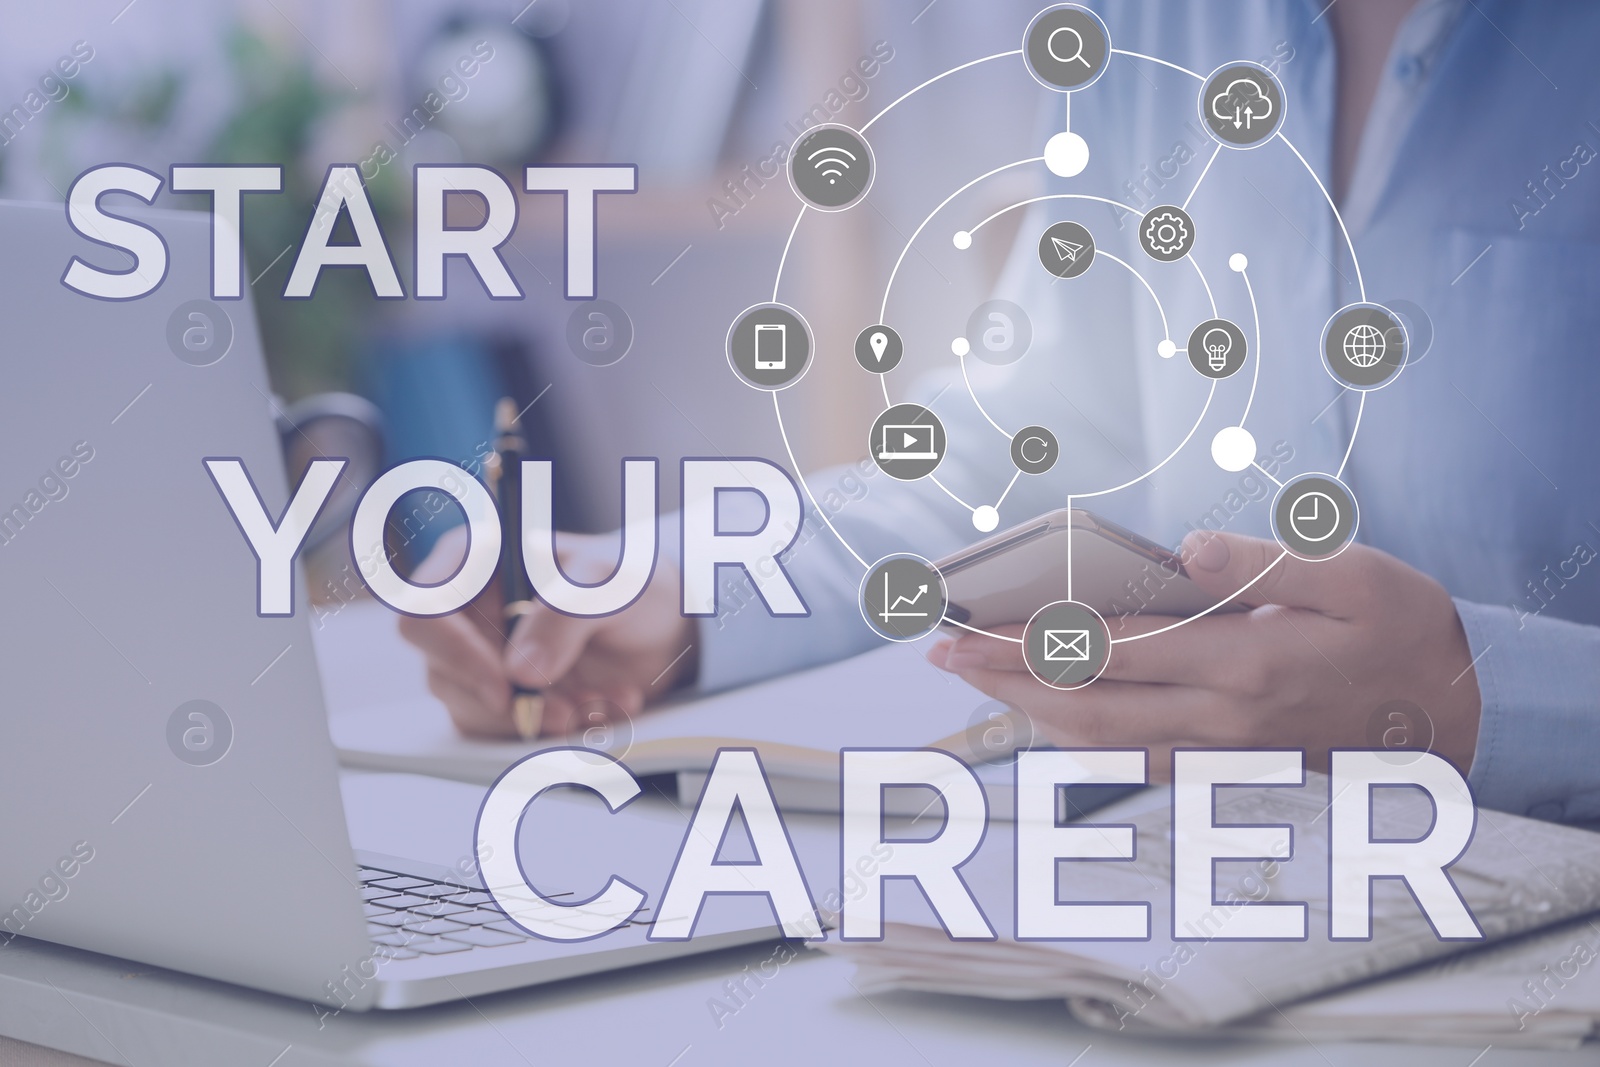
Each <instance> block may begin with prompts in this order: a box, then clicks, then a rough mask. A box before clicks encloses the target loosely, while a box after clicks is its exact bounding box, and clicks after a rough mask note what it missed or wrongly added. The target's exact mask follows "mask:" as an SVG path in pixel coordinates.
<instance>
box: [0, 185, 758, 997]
mask: <svg viewBox="0 0 1600 1067" xmlns="http://www.w3.org/2000/svg"><path fill="white" fill-rule="evenodd" d="M113 210H118V211H119V212H121V211H122V210H123V209H121V208H120V207H118V208H115V209H113ZM127 213H128V214H129V216H130V217H137V218H138V219H139V220H140V221H142V222H145V223H146V224H148V225H151V226H153V227H154V228H156V229H157V230H159V231H160V232H161V234H162V236H163V237H164V239H165V241H166V245H167V247H168V249H169V252H170V265H169V268H168V274H167V277H166V279H165V281H164V282H163V283H162V284H161V286H160V287H159V288H158V289H157V290H156V291H155V292H154V293H151V294H150V295H149V296H146V297H144V298H143V299H139V300H134V301H128V302H122V303H112V302H106V301H100V300H93V299H89V298H86V297H83V296H80V295H78V294H76V293H73V292H71V291H69V290H68V289H66V288H65V287H64V286H62V285H61V284H60V281H59V279H60V278H61V275H62V272H63V271H64V270H65V268H66V265H67V264H68V262H70V260H71V258H72V257H73V256H74V255H79V256H82V257H84V258H85V259H86V260H88V261H90V262H92V263H94V264H96V265H97V266H100V267H101V268H103V269H107V270H112V269H124V268H126V267H127V266H130V265H131V264H129V263H127V262H126V257H124V256H123V254H122V253H121V252H120V251H117V250H115V249H110V248H107V247H99V246H96V245H95V244H94V243H92V242H90V241H88V240H86V239H84V238H82V237H79V236H78V235H76V234H74V233H73V232H72V231H71V230H70V229H69V227H68V226H67V223H66V220H65V218H64V217H63V211H62V209H61V207H60V205H25V204H0V247H4V248H5V249H6V250H7V253H6V255H5V256H4V257H0V314H3V318H4V321H5V323H6V333H7V343H8V356H7V358H6V360H5V363H4V371H3V373H4V375H5V379H4V388H3V389H0V603H4V604H5V605H6V611H7V620H8V622H7V625H6V628H5V635H4V638H3V639H0V676H3V677H4V678H5V679H6V681H5V688H6V697H5V703H4V708H5V710H4V713H3V714H4V722H5V726H4V735H3V740H0V810H3V811H4V812H5V813H6V815H5V818H4V819H0V940H3V939H4V938H8V937H11V936H24V937H32V938H40V939H43V940H46V941H51V942H56V943H59V944H63V945H70V946H75V947H77V948H81V949H88V950H92V951H95V952H100V953H105V954H109V955H112V956H118V957H123V958H126V959H129V960H136V961H139V962H140V963H144V964H152V965H158V966H162V967H167V968H172V969H175V970H180V971H185V972H189V973H192V974H197V975H203V976H206V977H209V978H215V979H220V980H223V981H228V982H233V983H237V984H239V985H242V986H248V987H251V988H254V989H260V990H267V991H271V992H274V993H279V994H284V995H287V996H291V997H296V998H301V999H304V1000H310V1001H316V1002H323V1003H328V1004H331V1005H334V1006H336V1007H338V1008H340V1009H345V1010H365V1009H370V1008H405V1007H415V1006H420V1005H425V1004H432V1003H437V1002H441V1001H447V1000H454V999H459V998H465V997H471V996H477V995H480V994H484V993H490V992H494V991H497V990H503V989H511V988H515V987H520V986H527V985H534V984H538V983H543V982H551V981H555V980H559V979H562V978H567V977H571V976H575V975H580V974H586V973H592V972H597V971H605V970H611V969H615V968H623V967H630V966H633V965H635V964H639V963H644V962H647V961H651V960H659V959H664V958H667V957H672V956H680V955H685V954H690V953H697V952H704V951H708V950H712V949H718V948H724V947H728V946H732V945H738V944H746V943H752V942H757V941H765V940H772V939H775V938H776V937H778V936H780V934H779V931H778V928H777V927H776V924H775V923H774V922H773V921H772V919H771V917H770V913H768V914H767V915H766V916H765V917H764V918H763V917H760V916H757V915H754V914H752V912H751V911H749V910H747V909H742V908H733V909H724V908H712V907H708V908H707V909H706V913H705V914H704V915H703V916H702V917H701V919H702V921H701V922H700V924H699V926H698V927H697V933H696V936H695V937H694V938H693V939H691V940H689V941H685V942H651V941H649V940H647V938H646V934H647V932H648V929H649V926H648V923H649V918H650V915H651V912H650V911H649V905H652V904H653V903H654V900H653V899H652V900H651V901H649V902H647V907H646V909H645V910H644V911H642V912H641V913H640V914H639V915H638V916H635V917H634V919H633V920H632V921H631V922H630V923H629V924H628V925H627V926H625V927H624V928H622V929H619V930H617V931H614V932H613V933H611V934H608V935H606V936H604V937H601V938H598V939H595V940H592V941H586V942H579V943H554V942H549V941H543V940H539V939H536V938H533V937H531V936H529V935H528V934H526V933H525V932H523V931H522V930H521V929H520V928H518V927H516V926H514V925H513V924H511V923H510V922H509V920H507V919H506V918H505V916H504V915H503V914H501V913H500V912H499V911H498V910H496V909H495V908H494V905H493V904H492V903H491V901H490V897H489V894H488V893H487V892H485V890H484V887H483V885H482V883H481V881H480V880H479V879H478V878H477V876H476V870H475V864H472V863H467V864H462V865H458V866H454V867H448V868H444V867H437V866H430V865H428V864H425V863H419V862H414V861H410V860H407V859H405V858H403V857H393V856H377V855H372V854H365V853H363V854H357V853H356V852H355V851H354V850H353V848H352V846H351V843H350V839H349V834H348V830H347V826H346V822H345V815H344V810H343V807H342V802H341V795H340V781H339V769H338V765H337V763H336V761H335V758H334V751H333V747H332V745H331V743H330V742H329V739H328V729H327V721H326V711H325V708H324V705H323V693H322V688H321V685H320V682H319V677H318V671H317V664H316V658H315V655H314V652H313V647H312V637H311V627H310V622H309V616H310V607H309V604H310V601H309V598H308V597H307V595H306V590H305V587H304V583H303V581H299V582H298V585H297V590H296V601H295V603H296V605H297V606H298V610H297V612H296V614H295V616H294V617H291V618H259V617H257V615H256V613H255V582H256V567H255V560H254V557H253V556H252V554H251V552H250V549H249V547H248V545H247V544H246V542H245V540H244V538H243V537H242V536H241V535H240V533H239V531H238V530H237V529H236V527H235V526H234V521H233V519H232V518H231V517H230V515H229V513H228V509H227V508H226V507H225V506H224V505H223V502H222V500H221V499H220V497H219V496H218V493H217V490H216V489H215V487H214V486H213V485H212V483H211V480H210V479H209V478H208V477H207V476H206V473H205V471H204V469H203V467H202V465H201V460H202V459H203V458H204V457H219V456H226V457H238V458H240V459H242V460H243V461H244V463H245V464H246V467H247V469H248V470H249V472H250V474H251V476H252V477H253V479H254V480H255V483H256V486H257V489H258V491H259V492H260V494H261V496H262V498H263V500H264V501H265V503H266V505H267V507H268V509H269V511H270V512H271V513H272V514H279V513H281V510H282V508H283V507H284V504H285V503H286V501H287V499H288V486H287V484H286V479H285V475H284V469H283V460H282V454H281V446H280V442H279V440H278V437H277V433H276V430H275V427H274V415H275V410H276V406H275V404H274V402H273V400H272V397H271V391H270V389H269V386H268V384H267V380H266V374H265V368H264V365H263V361H262V355H261V349H260V341H259V338H258V335H257V330H256V325H255V319H254V315H253V311H252V308H251V304H250V302H249V300H248V299H246V300H242V301H222V302H218V303H212V302H211V301H210V300H209V299H208V295H207V294H208V292H209V274H210V263H211V253H210V229H209V227H210V221H209V218H208V216H207V215H206V214H203V213H199V212H169V211H140V212H133V211H128V212H127ZM119 259H120V260H122V262H119ZM196 316H199V317H198V318H197V317H196ZM297 581H298V580H297ZM591 799H593V798H591ZM596 802H598V801H596ZM540 803H544V801H543V800H541V801H540ZM538 808H539V804H535V805H534V806H533V809H530V810H531V811H537V809H538ZM629 816H630V812H629V811H623V812H619V813H618V814H617V815H615V816H609V817H608V821H607V830H606V840H605V841H604V842H603V846H602V844H601V843H596V844H595V845H594V847H593V848H592V849H590V850H589V854H588V855H586V856H584V857H583V858H584V859H585V860H586V861H588V862H587V864H586V865H585V866H586V869H585V870H583V871H582V872H581V875H582V876H581V877H577V876H574V881H575V883H579V882H581V883H582V884H573V885H570V886H561V887H558V886H552V885H543V884H541V885H540V886H539V888H540V890H541V891H543V892H545V893H547V894H550V895H552V896H554V895H556V894H557V893H558V892H560V891H567V892H571V893H574V894H575V896H574V897H573V899H582V898H584V897H587V896H588V895H590V894H592V893H593V892H595V891H597V890H598V889H600V888H601V886H602V885H603V884H604V882H605V880H606V878H607V877H608V873H607V872H608V871H615V872H616V873H617V874H618V876H619V877H626V878H629V879H630V880H632V881H635V882H636V884H640V885H641V886H642V887H644V888H646V889H650V888H653V887H654V886H658V885H659V884H660V883H661V881H663V880H664V879H665V877H666V873H667V871H666V869H665V868H662V869H660V870H657V871H655V872H653V874H651V875H649V876H646V875H640V874H636V873H633V872H630V871H629V869H628V866H627V864H628V861H629V858H630V856H635V855H644V854H656V853H660V852H661V851H662V848H663V846H665V847H666V848H667V850H668V852H669V853H670V851H671V850H672V849H675V848H676V846H677V842H678V841H679V840H681V836H682V827H681V826H680V827H678V828H677V829H676V830H673V827H668V828H667V829H668V830H673V832H675V833H676V835H677V836H676V837H674V838H672V839H671V840H670V841H669V840H667V838H668V837H671V835H670V834H664V832H663V827H662V825H661V822H660V820H659V819H658V818H653V819H652V821H650V822H648V823H645V824H640V823H638V822H637V821H636V820H634V819H630V818H629ZM529 821H530V822H535V821H537V820H532V819H530V820H529ZM678 822H681V823H683V824H686V822H687V819H686V817H685V818H682V819H680V820H678ZM630 834H632V835H634V836H633V837H632V838H630ZM641 835H643V836H641ZM645 837H648V840H645V839H644V838H645ZM535 847H536V843H533V844H530V842H529V841H528V838H527V837H526V835H525V836H524V838H523V841H522V844H521V846H520V848H521V852H522V854H523V856H524V857H525V858H526V857H527V856H528V855H529V850H530V848H535ZM462 848H463V852H464V853H465V854H466V855H468V856H470V855H471V850H472V840H471V828H470V827H465V828H464V833H463V839H462ZM568 858H569V859H570V858H571V857H568ZM552 863H554V861H552ZM567 866H568V867H569V868H570V864H568V865H567ZM590 868H592V869H590ZM565 873H569V874H570V870H569V871H567V872H565ZM642 877H649V878H653V879H654V881H648V880H647V881H642V882H641V881H639V879H640V878H642ZM590 880H593V884H592V885H591V884H589V881H590ZM655 896H656V894H655V893H652V898H654V897H655ZM747 902H748V903H756V901H754V900H751V901H747Z"/></svg>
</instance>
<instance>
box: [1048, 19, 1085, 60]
mask: <svg viewBox="0 0 1600 1067" xmlns="http://www.w3.org/2000/svg"><path fill="white" fill-rule="evenodd" d="M1063 33H1070V34H1071V35H1072V39H1073V40H1074V41H1077V42H1078V47H1077V48H1076V49H1074V50H1073V53H1072V54H1071V55H1070V56H1064V55H1061V54H1060V53H1058V52H1057V51H1056V38H1057V37H1058V36H1059V35H1061V34H1063ZM1044 50H1045V51H1046V52H1048V53H1050V58H1051V59H1053V60H1055V61H1056V62H1057V63H1082V64H1083V66H1084V68H1085V69H1086V70H1093V69H1094V66H1093V64H1091V63H1090V62H1089V61H1088V60H1087V59H1084V58H1083V34H1081V33H1079V32H1078V31H1077V30H1075V29H1073V28H1072V27H1071V26H1057V27H1056V28H1055V29H1053V30H1051V31H1050V36H1049V37H1046V38H1045V41H1044Z"/></svg>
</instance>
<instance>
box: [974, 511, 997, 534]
mask: <svg viewBox="0 0 1600 1067" xmlns="http://www.w3.org/2000/svg"><path fill="white" fill-rule="evenodd" d="M972 525H974V526H976V527H977V528H978V532H979V533H988V532H989V531H990V530H993V529H994V528H995V527H996V526H999V525H1000V512H998V511H996V510H995V509H994V508H992V507H990V506H989V505H988V504H982V505H980V506H978V507H975V508H973V509H972Z"/></svg>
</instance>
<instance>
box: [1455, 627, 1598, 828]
mask: <svg viewBox="0 0 1600 1067" xmlns="http://www.w3.org/2000/svg"><path fill="white" fill-rule="evenodd" d="M1456 611H1457V613H1458V614H1459V615H1460V617H1461V623H1462V626H1463V627H1464V628H1465V629H1466V633H1467V643H1468V645H1469V646H1470V648H1471V650H1472V655H1473V657H1474V660H1475V663H1476V670H1477V675H1478V689H1479V691H1480V693H1481V695H1482V698H1483V714H1482V718H1481V720H1480V722H1479V725H1478V749H1477V752H1476V753H1475V755H1474V757H1473V761H1472V771H1471V773H1470V774H1469V775H1468V781H1469V782H1470V783H1471V785H1472V790H1473V794H1474V796H1475V797H1476V799H1477V802H1478V804H1480V805H1482V806H1483V807H1486V808H1495V809H1497V810H1500V811H1509V812H1514V813H1516V814H1518V815H1529V816H1532V817H1534V818H1537V819H1550V820H1560V821H1566V822H1584V821H1592V820H1595V819H1600V627H1595V626H1583V625H1579V624H1577V623H1572V622H1566V621H1564V620H1561V619H1548V618H1544V617H1542V616H1537V615H1531V614H1528V613H1525V612H1518V611H1515V610H1513V609H1511V608H1505V607H1492V606H1489V605H1485V604H1474V603H1469V602H1466V601H1457V602H1456Z"/></svg>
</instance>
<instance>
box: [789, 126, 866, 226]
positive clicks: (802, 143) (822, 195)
mask: <svg viewBox="0 0 1600 1067" xmlns="http://www.w3.org/2000/svg"><path fill="white" fill-rule="evenodd" d="M874 170H875V167H874V163H873V158H872V149H871V148H869V147H868V145H867V142H866V141H864V140H862V138H861V135H860V134H858V133H856V131H854V130H852V129H850V128H849V127H848V126H839V125H835V124H832V123H829V124H825V125H822V126H813V127H812V128H811V129H809V130H807V131H806V132H805V133H803V134H801V135H800V138H799V139H798V140H797V141H795V143H794V147H793V148H791V149H790V151H789V184H790V185H791V186H793V187H794V191H795V195H797V196H799V197H800V199H801V200H804V201H805V202H806V203H807V204H809V205H810V206H812V207H814V208H817V209H818V210H821V211H842V210H843V209H845V208H847V207H849V206H850V205H852V204H854V203H855V202H856V201H858V200H860V199H861V198H862V197H863V196H866V195H867V190H868V188H870V187H871V185H872V176H873V171H874Z"/></svg>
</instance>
